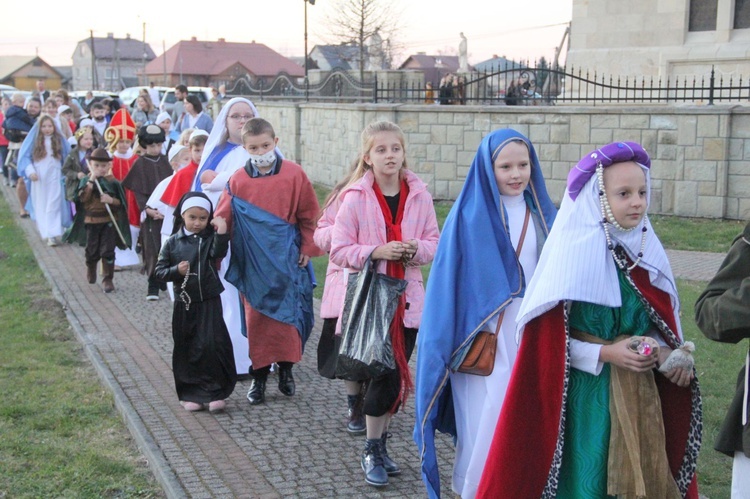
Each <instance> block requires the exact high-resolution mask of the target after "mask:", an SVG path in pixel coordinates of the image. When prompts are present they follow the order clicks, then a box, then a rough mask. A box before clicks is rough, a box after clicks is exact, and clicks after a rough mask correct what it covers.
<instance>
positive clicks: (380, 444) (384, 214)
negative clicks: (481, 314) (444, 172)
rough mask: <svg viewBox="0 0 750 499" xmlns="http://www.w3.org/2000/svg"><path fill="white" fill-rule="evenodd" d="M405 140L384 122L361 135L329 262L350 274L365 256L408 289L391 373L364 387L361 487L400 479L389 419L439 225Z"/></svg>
mask: <svg viewBox="0 0 750 499" xmlns="http://www.w3.org/2000/svg"><path fill="white" fill-rule="evenodd" d="M405 154H406V152H405V146H404V134H403V132H402V131H401V129H400V128H399V127H398V126H397V125H395V124H393V123H390V122H387V121H380V122H376V123H371V124H370V125H368V126H367V127H366V128H365V130H364V131H363V132H362V151H361V154H360V159H359V162H358V164H357V168H356V170H355V171H354V173H353V174H352V178H351V180H350V181H349V184H348V185H347V186H346V187H345V188H344V189H343V191H342V193H341V195H340V196H339V197H340V198H341V206H340V208H339V210H338V213H337V215H336V219H335V223H334V227H333V236H332V241H331V251H330V258H331V261H332V262H333V263H334V264H336V265H339V266H341V267H343V268H348V269H351V270H352V271H358V270H360V269H361V268H362V267H363V266H364V264H365V262H366V261H367V259H368V257H372V260H377V261H378V266H377V268H378V271H379V272H381V273H385V274H388V275H390V276H393V277H398V278H401V279H406V281H407V282H408V284H407V287H406V292H405V299H404V300H402V301H401V305H399V308H398V310H397V311H396V316H395V318H394V321H393V325H392V327H391V340H392V343H393V351H394V357H395V358H396V365H397V369H396V370H395V371H393V372H391V373H389V374H386V375H383V376H380V377H377V378H373V379H370V380H367V389H366V392H365V397H364V413H365V420H366V427H367V441H366V443H365V450H364V452H363V454H362V460H361V465H362V469H363V471H364V473H365V481H366V482H367V483H368V484H370V485H373V486H376V487H382V486H385V485H387V484H388V476H389V475H390V476H395V475H398V474H400V473H401V470H400V468H399V466H398V465H397V464H396V463H395V462H393V460H391V459H390V458H389V457H388V453H387V451H386V439H387V435H388V433H387V431H386V430H387V428H388V423H389V421H390V419H391V416H392V415H393V414H394V413H395V412H396V410H397V409H398V406H399V405H400V403H401V402H403V401H404V400H405V399H406V396H407V395H408V392H409V390H410V389H411V375H410V373H409V366H408V362H409V358H410V357H411V353H412V351H413V350H414V344H415V342H416V338H417V330H418V328H419V322H420V318H421V315H422V308H423V305H424V285H423V282H422V272H421V270H420V268H419V267H420V266H421V265H426V264H428V263H430V262H431V261H432V258H433V256H434V254H435V249H436V248H437V243H438V236H439V232H438V224H437V217H436V215H435V209H434V207H433V204H432V196H430V193H429V192H428V191H427V186H426V185H425V183H424V182H422V181H421V180H420V179H419V177H417V175H415V174H414V173H412V172H411V171H410V170H409V169H408V168H407V163H406V157H405Z"/></svg>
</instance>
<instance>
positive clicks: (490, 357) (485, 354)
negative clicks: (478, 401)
mask: <svg viewBox="0 0 750 499" xmlns="http://www.w3.org/2000/svg"><path fill="white" fill-rule="evenodd" d="M530 214H531V212H530V210H529V207H528V206H527V207H526V217H524V220H523V229H522V230H521V237H520V238H519V239H518V247H517V248H516V257H518V256H520V254H521V248H523V242H524V240H525V239H526V229H527V228H528V226H529V215H530ZM504 316H505V310H503V311H502V312H500V316H499V317H498V318H497V326H496V327H495V333H494V334H493V333H492V332H490V331H479V332H478V333H477V334H476V336H474V341H472V342H471V346H470V347H469V351H468V352H466V356H465V357H464V360H463V361H462V362H461V365H460V366H458V369H456V372H459V373H463V374H474V375H475V376H489V375H490V374H492V370H493V369H494V368H495V353H496V352H497V334H498V333H499V332H500V324H502V323H503V317H504Z"/></svg>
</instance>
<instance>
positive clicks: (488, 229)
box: [414, 129, 557, 499]
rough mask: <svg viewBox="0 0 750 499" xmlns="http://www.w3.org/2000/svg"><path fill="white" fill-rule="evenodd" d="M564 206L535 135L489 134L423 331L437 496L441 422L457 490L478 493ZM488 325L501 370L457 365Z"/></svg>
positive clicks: (453, 222) (430, 476)
mask: <svg viewBox="0 0 750 499" xmlns="http://www.w3.org/2000/svg"><path fill="white" fill-rule="evenodd" d="M556 213H557V209H556V208H555V206H554V205H553V203H552V201H551V200H550V198H549V195H548V194H547V190H546V187H545V184H544V178H543V176H542V171H541V166H540V164H539V159H538V158H537V155H536V151H535V150H534V146H533V145H532V144H531V142H530V141H529V140H528V139H527V138H526V137H524V136H523V135H522V134H520V133H518V132H516V131H514V130H510V129H503V130H496V131H494V132H492V133H490V134H489V135H487V136H486V137H485V138H484V139H483V140H482V142H481V144H480V145H479V149H478V150H477V154H476V156H475V158H474V161H473V162H472V165H471V168H470V169H469V173H468V175H467V177H466V182H465V184H464V187H463V189H462V191H461V193H460V194H459V196H458V198H457V199H456V202H455V204H454V205H453V207H452V209H451V211H450V213H449V214H448V218H447V219H446V221H445V226H444V227H443V232H442V236H441V238H440V242H439V244H438V249H437V253H436V256H435V260H434V262H433V264H432V269H431V271H430V280H429V283H428V285H427V291H426V298H425V308H424V312H423V314H422V327H421V328H420V335H419V336H418V339H417V376H416V424H415V428H414V440H415V442H416V443H417V445H418V447H419V451H420V458H421V462H422V478H423V480H424V483H425V485H426V487H427V492H428V495H429V496H430V497H439V496H440V477H439V472H438V466H437V458H436V455H435V442H434V438H435V430H439V431H441V432H444V433H448V434H450V435H452V436H454V437H455V439H456V463H455V467H454V473H453V483H452V487H453V491H454V492H455V493H457V494H459V495H460V496H461V497H462V498H464V499H465V498H469V497H474V494H475V493H476V489H477V487H478V485H479V480H480V478H481V475H482V469H483V467H484V461H485V459H486V456H487V452H488V451H489V444H490V442H491V441H492V436H493V433H494V429H495V425H496V423H497V417H498V415H499V413H500V408H501V406H502V399H503V396H504V393H505V387H506V386H507V383H508V381H509V379H510V373H511V370H512V367H513V361H514V360H515V354H516V352H517V342H516V338H515V330H516V327H515V325H516V321H515V319H516V313H517V311H518V307H519V306H520V302H521V298H522V297H523V294H524V290H525V286H526V282H527V280H528V279H530V277H531V273H532V272H533V269H534V268H535V266H536V262H537V259H538V256H539V253H540V252H541V248H542V245H543V244H544V241H545V240H546V237H547V234H548V233H549V230H550V228H551V226H552V222H553V220H554V218H555V215H556ZM524 226H525V230H524ZM522 234H524V237H523V239H521V235H522ZM517 250H520V251H519V254H518V256H517V253H516V251H517ZM483 330H485V331H490V332H493V331H494V332H495V334H497V336H498V338H497V353H496V357H495V366H494V369H493V372H492V374H490V375H489V376H477V375H473V374H463V373H458V372H456V371H457V369H458V367H459V366H460V365H461V362H462V361H463V359H464V357H465V356H466V353H467V351H468V349H469V347H470V346H471V343H472V341H473V340H474V338H475V336H476V335H477V333H479V332H480V331H483Z"/></svg>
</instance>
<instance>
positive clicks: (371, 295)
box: [336, 258, 406, 381]
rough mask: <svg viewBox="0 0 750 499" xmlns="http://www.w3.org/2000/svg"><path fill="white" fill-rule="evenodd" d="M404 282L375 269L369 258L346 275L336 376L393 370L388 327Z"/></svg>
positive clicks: (361, 377)
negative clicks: (360, 267) (350, 273)
mask: <svg viewBox="0 0 750 499" xmlns="http://www.w3.org/2000/svg"><path fill="white" fill-rule="evenodd" d="M405 290H406V281H405V280H403V279H397V278H395V277H390V276H388V275H385V274H379V273H378V272H377V271H376V270H375V264H374V263H373V262H372V260H371V259H370V258H368V259H367V261H366V262H365V266H364V268H363V269H362V270H361V271H360V272H359V273H357V274H352V275H350V276H349V281H348V282H347V286H346V296H345V298H344V310H343V313H342V314H341V348H340V350H339V355H338V361H337V364H336V377H337V378H342V379H347V380H352V381H361V380H366V379H370V378H375V377H377V376H381V375H383V374H386V373H388V372H391V371H394V370H395V369H396V360H395V358H394V357H393V344H392V343H391V335H390V327H391V322H393V316H394V315H395V314H396V307H397V306H398V300H399V298H400V297H401V295H402V294H404V291H405Z"/></svg>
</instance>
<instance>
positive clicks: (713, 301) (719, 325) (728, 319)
mask: <svg viewBox="0 0 750 499" xmlns="http://www.w3.org/2000/svg"><path fill="white" fill-rule="evenodd" d="M695 321H696V322H697V323H698V327H699V328H700V329H701V331H703V334H705V335H706V337H708V338H710V339H712V340H714V341H721V342H723V343H739V342H740V341H741V340H743V339H745V338H750V223H748V224H747V225H746V226H745V230H744V231H743V233H742V234H740V235H739V236H737V238H736V239H735V240H734V242H733V243H732V247H731V248H730V249H729V253H728V254H727V257H726V258H725V259H724V262H723V263H722V264H721V267H720V268H719V271H718V272H717V273H716V275H715V276H714V278H713V279H712V280H711V282H709V283H708V286H707V287H706V290H705V291H703V294H701V296H700V297H699V298H698V301H697V302H696V304H695ZM747 358H748V359H749V360H750V352H748V357H747ZM747 375H748V373H747V363H746V364H745V366H744V367H743V368H742V369H740V372H739V375H738V376H737V390H736V391H735V394H734V398H733V399H732V402H731V404H729V409H728V410H727V415H726V417H725V418H724V423H723V424H722V425H721V430H720V431H719V434H718V435H717V437H716V441H715V442H714V449H716V450H717V451H719V452H722V453H724V454H726V455H728V456H731V457H733V458H734V466H733V471H732V497H750V425H749V424H748V417H747V414H748V402H747V398H746V397H747V394H748V381H749V380H748V378H747Z"/></svg>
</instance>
